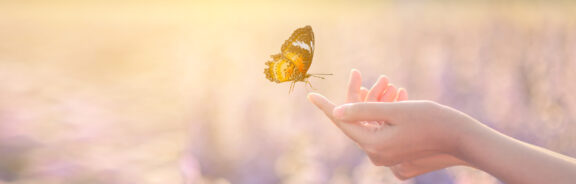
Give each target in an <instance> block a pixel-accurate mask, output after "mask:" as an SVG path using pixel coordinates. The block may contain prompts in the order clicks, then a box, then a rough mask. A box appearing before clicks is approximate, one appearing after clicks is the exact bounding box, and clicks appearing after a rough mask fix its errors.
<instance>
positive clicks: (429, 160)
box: [309, 70, 466, 179]
mask: <svg viewBox="0 0 576 184" xmlns="http://www.w3.org/2000/svg"><path fill="white" fill-rule="evenodd" d="M361 83H362V80H361V75H360V73H359V72H358V71H355V70H353V71H352V72H351V76H350V81H349V83H348V93H347V100H346V102H347V103H355V102H395V101H403V100H407V93H406V91H405V90H404V89H402V88H399V89H396V87H395V86H394V85H392V84H390V85H389V80H388V78H386V77H384V76H381V77H380V78H379V79H378V81H377V82H376V83H375V84H374V85H373V86H372V88H371V89H370V90H368V89H366V88H364V87H362V86H361ZM309 98H310V100H311V101H312V102H313V103H314V104H316V105H317V106H318V107H319V108H320V109H322V110H323V111H324V112H325V113H326V115H327V116H328V117H329V118H330V119H332V120H333V122H334V123H335V124H336V125H337V126H338V125H339V123H341V122H336V121H338V120H336V119H335V118H334V116H333V115H332V109H333V108H334V104H333V103H331V102H330V101H328V100H327V99H325V98H324V97H323V96H321V95H318V94H311V95H310V96H309ZM384 122H385V121H353V122H346V123H347V124H349V125H355V126H357V127H361V128H363V129H366V130H368V131H370V130H372V131H373V132H378V131H382V130H381V129H386V128H387V126H392V125H390V124H384ZM339 127H341V126H339ZM341 128H342V127H341ZM343 131H344V130H343ZM344 133H346V134H347V135H348V136H349V137H350V138H352V139H353V140H355V141H356V140H358V139H359V138H358V137H355V136H354V135H349V134H350V133H347V132H346V131H344ZM374 134H375V133H374ZM356 142H358V141H356ZM358 143H359V145H360V146H361V147H362V148H368V149H370V150H374V149H375V148H377V146H374V145H369V146H366V145H365V144H363V142H358ZM365 151H367V153H369V154H368V155H369V157H370V158H371V159H372V161H373V162H374V163H375V164H377V165H386V166H391V169H392V171H393V172H394V174H395V175H396V176H397V177H398V178H400V179H407V178H411V177H414V176H417V175H420V174H422V173H426V172H429V171H433V170H437V169H442V168H445V167H449V166H453V165H462V164H466V162H464V161H461V160H460V159H458V158H456V157H454V156H452V155H450V154H445V153H436V154H433V153H430V154H429V155H428V154H425V155H426V156H423V157H417V156H412V157H413V159H404V161H397V162H398V163H397V164H394V162H391V163H388V161H386V160H387V159H379V158H380V157H382V156H381V155H380V154H377V153H370V152H369V151H368V150H367V149H365ZM372 152H374V151H372ZM420 154H421V153H420ZM415 155H418V154H415ZM406 158H410V157H406ZM379 160H380V161H379ZM383 161H384V162H383Z"/></svg>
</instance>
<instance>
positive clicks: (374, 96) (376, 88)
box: [366, 75, 389, 102]
mask: <svg viewBox="0 0 576 184" xmlns="http://www.w3.org/2000/svg"><path fill="white" fill-rule="evenodd" d="M388 82H389V79H388V77H386V76H384V75H381V76H380V77H379V78H378V80H377V81H376V83H374V85H373V86H372V88H371V89H370V91H369V92H368V95H367V96H366V101H367V102H376V101H378V97H379V96H380V94H382V92H384V91H385V90H386V88H388Z"/></svg>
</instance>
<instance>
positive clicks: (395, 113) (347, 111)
mask: <svg viewBox="0 0 576 184" xmlns="http://www.w3.org/2000/svg"><path fill="white" fill-rule="evenodd" d="M409 106H410V103H386V102H363V103H349V104H344V105H341V106H337V107H336V108H334V112H333V113H332V115H333V116H334V119H335V120H340V121H345V122H355V121H386V123H393V122H388V121H389V120H391V119H394V118H397V117H399V116H403V113H406V112H407V111H406V109H407V108H409Z"/></svg>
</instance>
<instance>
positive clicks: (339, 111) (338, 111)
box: [332, 105, 346, 119]
mask: <svg viewBox="0 0 576 184" xmlns="http://www.w3.org/2000/svg"><path fill="white" fill-rule="evenodd" d="M345 106H346V105H341V106H338V107H336V108H334V111H333V112H332V115H333V116H334V118H336V119H342V118H344V111H346V107H345Z"/></svg>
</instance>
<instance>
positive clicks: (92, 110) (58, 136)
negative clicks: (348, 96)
mask: <svg viewBox="0 0 576 184" xmlns="http://www.w3.org/2000/svg"><path fill="white" fill-rule="evenodd" d="M575 17H576V3H573V2H570V1H505V2H501V1H465V2H460V1H438V2H429V1H384V2H380V1H319V2H309V1H303V0H302V1H279V2H269V1H250V2H246V3H241V2H239V1H210V2H198V1H191V2H189V1H152V0H150V1H135V0H134V1H128V0H126V1H81V2H80V1H40V0H36V1H0V183H13V184H36V183H43V184H56V183H82V184H96V183H109V184H120V183H122V184H126V183H139V184H142V183H150V184H166V183H206V184H212V183H215V184H227V183H250V184H252V183H286V184H293V183H294V184H295V183H334V184H346V183H362V184H371V183H482V184H484V183H486V184H490V183H499V182H498V181H497V180H496V179H495V178H493V177H491V176H490V175H488V174H486V173H484V172H481V171H478V170H475V169H471V168H466V167H452V168H448V169H445V170H441V171H437V172H433V173H429V174H426V175H423V176H420V177H417V178H415V179H413V180H407V181H399V180H397V179H395V178H394V176H393V175H392V173H391V172H390V171H389V169H387V168H385V167H376V166H373V165H372V164H371V163H370V161H369V160H368V159H367V158H366V156H365V155H364V154H363V153H362V151H361V150H359V149H358V148H357V147H356V146H355V145H354V143H353V142H351V141H350V140H349V139H347V138H346V137H345V136H344V135H343V134H342V133H341V132H339V130H338V129H337V128H336V127H334V126H333V125H332V124H331V123H330V122H329V120H328V119H327V118H326V117H325V116H324V115H323V114H322V113H321V112H320V111H318V110H317V109H315V107H313V106H312V104H310V103H309V102H307V100H306V98H305V96H306V94H307V92H309V91H311V89H309V88H308V89H307V88H306V87H305V86H304V84H303V83H299V84H298V85H297V86H296V88H295V91H294V92H293V93H292V94H288V89H289V84H275V83H271V82H270V81H268V80H267V79H266V78H265V75H264V74H263V69H264V67H265V65H264V62H266V61H267V60H269V56H270V55H272V54H275V53H278V52H279V51H280V46H281V44H282V43H283V42H284V40H286V39H287V38H288V37H289V36H290V34H291V33H292V31H294V30H295V29H296V28H298V27H303V26H305V25H311V26H312V28H313V30H314V33H315V38H316V51H315V58H314V60H313V64H312V66H311V68H310V71H309V72H311V73H333V74H334V75H333V76H330V77H328V78H326V79H325V80H321V79H316V78H313V79H312V81H311V82H312V83H313V85H314V87H315V88H317V90H315V92H319V93H322V94H325V95H326V96H327V97H329V98H330V99H333V100H335V101H336V102H338V103H342V102H343V100H344V93H345V85H346V81H347V78H348V73H349V71H350V69H352V68H357V69H359V70H360V71H361V72H362V73H363V78H364V85H365V86H367V87H369V86H371V85H372V83H373V82H374V81H375V80H376V79H377V78H378V76H379V75H382V74H385V75H387V76H389V77H390V78H391V79H392V81H393V82H394V83H395V84H397V85H398V86H403V87H405V88H407V90H408V92H409V96H410V98H411V99H427V100H435V101H438V102H440V103H443V104H446V105H449V106H452V107H455V108H457V109H459V110H461V111H463V112H466V113H468V114H470V115H471V116H473V117H475V118H477V119H479V120H480V121H482V122H483V123H485V124H487V125H488V126H491V127H493V128H495V129H497V130H499V131H501V132H503V133H505V134H507V135H510V136H513V137H515V138H518V139H520V140H523V141H526V142H529V143H532V144H535V145H539V146H542V147H545V148H548V149H551V150H554V151H557V152H560V153H562V154H565V155H568V156H572V157H575V156H576V124H575V123H576V97H575V96H574V95H572V93H574V92H576V83H575V82H574V81H575V80H576V18H575ZM408 146H409V145H408ZM519 154H521V153H519Z"/></svg>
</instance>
